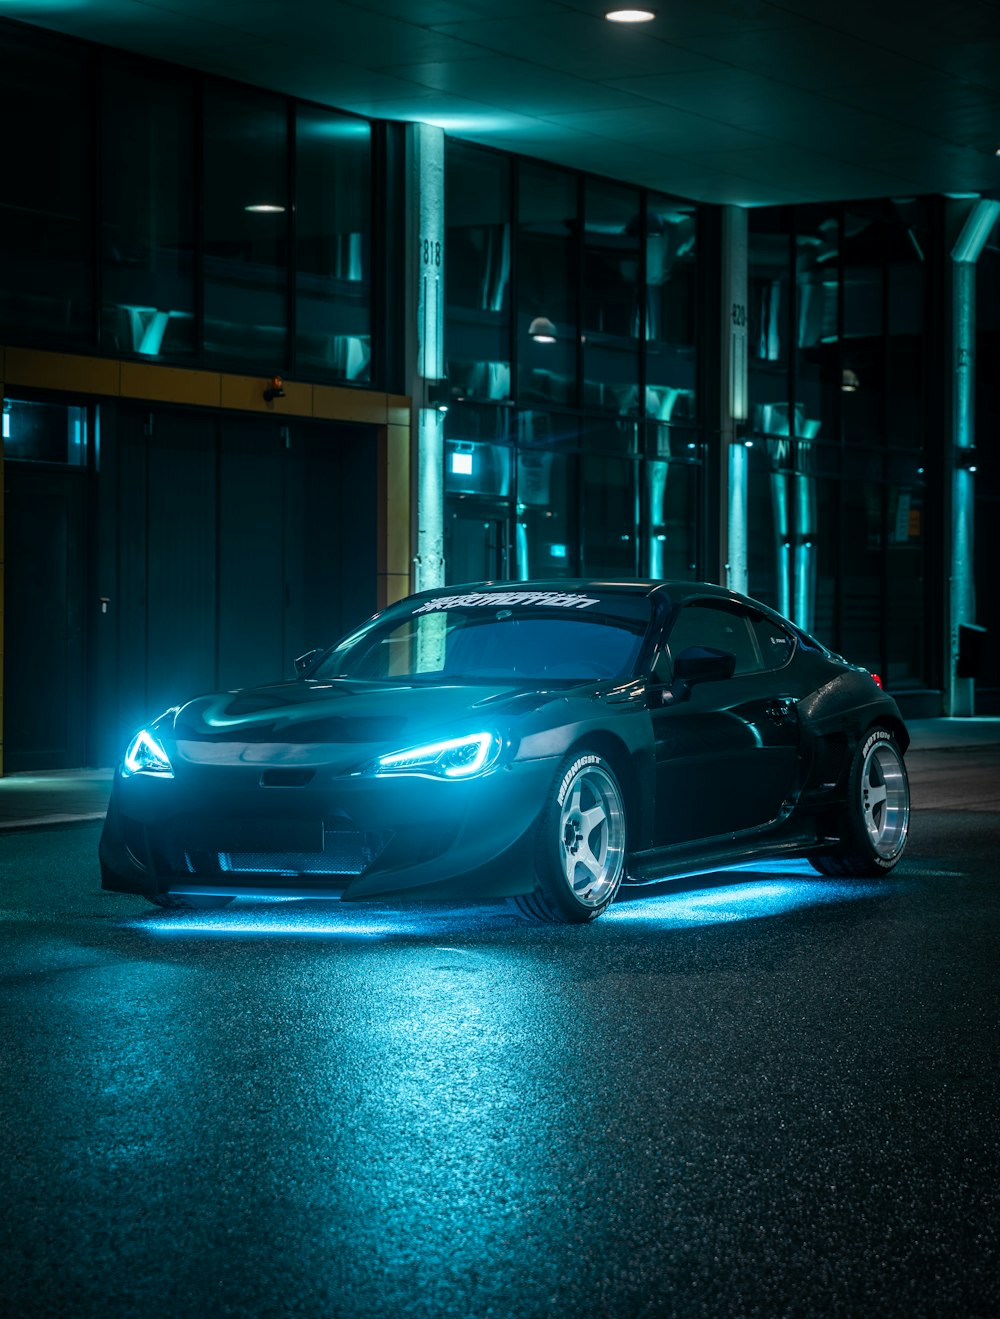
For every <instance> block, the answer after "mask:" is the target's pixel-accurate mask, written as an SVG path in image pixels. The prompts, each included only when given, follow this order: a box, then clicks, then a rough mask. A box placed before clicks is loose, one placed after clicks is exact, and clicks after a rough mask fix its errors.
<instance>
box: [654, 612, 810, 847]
mask: <svg viewBox="0 0 1000 1319" xmlns="http://www.w3.org/2000/svg"><path fill="white" fill-rule="evenodd" d="M689 646H709V647H713V648H715V649H718V650H723V651H728V652H730V653H732V654H733V655H735V657H736V667H735V672H734V674H733V676H732V677H731V678H728V679H722V680H717V681H709V682H700V683H696V684H694V685H692V686H691V687H690V689H689V692H688V694H686V695H685V694H684V693H682V692H681V693H677V694H675V695H674V696H673V698H672V699H671V698H670V696H669V683H670V680H671V676H672V664H673V660H674V659H675V658H676V656H677V655H679V654H680V653H681V652H682V651H683V650H685V649H687V648H688V647H689ZM794 646H795V643H794V638H793V637H792V635H791V634H790V633H788V632H785V631H784V629H782V628H780V627H778V626H777V624H775V623H773V622H772V621H771V620H770V619H768V618H766V617H765V616H764V615H762V614H758V613H757V612H756V611H750V610H747V609H746V608H744V607H743V606H741V605H738V604H735V603H733V602H730V601H726V600H696V601H692V602H690V603H688V604H686V605H685V606H684V607H683V608H682V609H681V610H680V611H679V613H678V614H677V615H676V617H675V618H674V620H673V622H672V625H671V626H670V628H669V632H668V634H667V636H666V638H665V643H664V645H663V647H662V649H661V652H660V657H659V659H658V660H657V670H656V674H655V676H656V677H657V678H658V679H660V680H661V681H663V682H664V684H665V688H664V692H665V695H667V698H668V699H667V700H666V703H665V704H664V705H662V706H661V707H659V708H657V707H655V706H654V708H653V711H652V721H653V734H654V739H655V752H656V811H655V842H656V845H657V846H664V845H669V844H671V843H680V842H686V841H689V840H691V839H695V838H711V837H719V836H724V835H728V834H733V833H738V832H740V831H741V830H745V829H754V828H758V827H760V826H762V825H766V824H767V823H769V822H770V821H772V820H774V819H776V818H777V817H778V816H779V815H780V814H781V813H782V806H783V804H784V802H785V800H786V798H787V797H788V796H789V794H790V793H791V791H792V788H793V786H794V782H795V772H796V764H797V759H798V749H799V725H798V717H797V709H796V706H797V699H798V694H797V693H796V691H795V690H794V689H793V685H792V684H793V676H792V666H791V664H790V660H791V657H792V654H793V652H794Z"/></svg>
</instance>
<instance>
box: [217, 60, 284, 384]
mask: <svg viewBox="0 0 1000 1319" xmlns="http://www.w3.org/2000/svg"><path fill="white" fill-rule="evenodd" d="M287 139H288V133H287V111H286V104H285V102H284V101H283V100H281V99H280V98H279V97H276V96H266V95H256V94H253V93H251V92H244V91H241V90H239V89H236V88H230V87H225V86H216V85H211V86H209V87H208V88H207V89H206V92H205V193H204V197H205V200H204V222H203V223H204V235H205V247H204V252H205V358H206V360H207V361H213V362H214V361H219V362H226V363H231V364H232V365H234V366H239V367H242V368H243V369H255V370H262V371H263V372H265V373H267V372H268V371H270V372H275V371H280V370H281V369H283V367H284V365H285V361H286V356H287V354H286V337H287V332H286V320H287V316H286V308H285V293H286V265H287V260H288V241H287V236H288V214H287V208H288V195H287V168H288V166H287Z"/></svg>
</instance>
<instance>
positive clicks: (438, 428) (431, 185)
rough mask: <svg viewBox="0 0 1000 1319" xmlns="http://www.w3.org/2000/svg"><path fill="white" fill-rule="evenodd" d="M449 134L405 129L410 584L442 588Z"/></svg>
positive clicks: (426, 128) (427, 128)
mask: <svg viewBox="0 0 1000 1319" xmlns="http://www.w3.org/2000/svg"><path fill="white" fill-rule="evenodd" d="M444 238H445V226H444V132H443V130H442V129H440V128H433V127H431V125H429V124H408V125H407V127H406V262H405V279H406V308H405V314H406V327H407V329H406V336H405V340H406V370H407V377H408V379H409V392H410V397H411V399H412V401H413V412H412V417H413V421H412V428H413V429H412V450H413V452H414V453H415V455H416V462H415V463H414V464H413V501H414V506H415V510H416V517H415V518H414V519H413V525H414V528H415V531H414V546H413V556H414V557H413V584H414V589H415V590H417V591H424V590H427V589H429V588H431V587H435V586H442V585H443V584H444V576H445V567H444V413H443V412H442V411H440V409H439V404H440V403H443V398H442V397H441V396H440V391H441V387H442V386H443V382H444V377H445V357H444V260H445V253H444Z"/></svg>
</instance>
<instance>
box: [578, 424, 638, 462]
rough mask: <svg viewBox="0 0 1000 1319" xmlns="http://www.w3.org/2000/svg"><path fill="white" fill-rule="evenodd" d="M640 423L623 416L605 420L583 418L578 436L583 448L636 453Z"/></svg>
mask: <svg viewBox="0 0 1000 1319" xmlns="http://www.w3.org/2000/svg"><path fill="white" fill-rule="evenodd" d="M640 428H641V423H640V422H637V421H630V420H628V419H626V418H625V417H620V418H618V419H617V420H612V418H610V417H609V418H608V419H607V420H606V421H589V420H585V421H584V422H583V424H582V426H581V428H580V438H581V441H582V444H583V447H584V448H585V449H589V450H591V451H593V452H598V453H599V452H604V453H629V454H631V453H638V451H639V436H640Z"/></svg>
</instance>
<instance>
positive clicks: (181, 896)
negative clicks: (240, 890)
mask: <svg viewBox="0 0 1000 1319" xmlns="http://www.w3.org/2000/svg"><path fill="white" fill-rule="evenodd" d="M146 896H147V897H148V898H149V900H150V902H152V903H153V905H154V906H156V907H166V908H167V909H168V910H169V911H180V910H189V911H213V910H215V909H216V908H218V907H228V906H229V904H230V903H231V902H234V901H235V898H231V897H225V896H223V895H222V894H217V893H147V894H146Z"/></svg>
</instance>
